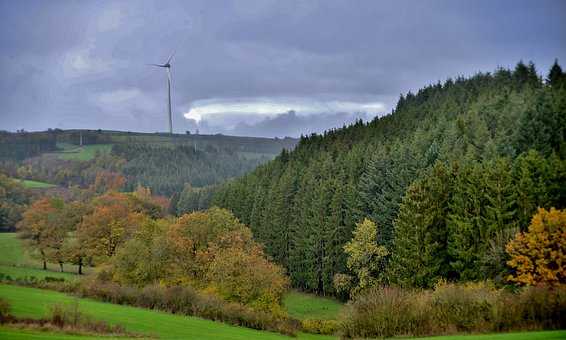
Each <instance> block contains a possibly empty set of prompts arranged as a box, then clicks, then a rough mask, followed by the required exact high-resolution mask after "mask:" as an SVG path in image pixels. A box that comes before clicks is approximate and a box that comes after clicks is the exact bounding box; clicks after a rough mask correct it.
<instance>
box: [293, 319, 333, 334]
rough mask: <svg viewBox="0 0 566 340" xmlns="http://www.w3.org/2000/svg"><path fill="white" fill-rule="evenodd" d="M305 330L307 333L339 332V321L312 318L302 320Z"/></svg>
mask: <svg viewBox="0 0 566 340" xmlns="http://www.w3.org/2000/svg"><path fill="white" fill-rule="evenodd" d="M301 326H302V328H303V331H305V332H307V333H315V334H324V335H333V334H336V333H337V332H338V329H339V323H338V321H336V320H312V319H307V320H303V321H301Z"/></svg>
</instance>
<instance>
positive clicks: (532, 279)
mask: <svg viewBox="0 0 566 340" xmlns="http://www.w3.org/2000/svg"><path fill="white" fill-rule="evenodd" d="M506 250H507V253H508V254H509V256H510V257H511V259H510V260H509V261H508V262H507V264H508V265H509V267H511V268H512V269H513V270H514V273H513V274H512V275H509V277H508V279H509V281H511V282H515V283H518V284H522V285H536V284H550V285H554V284H564V283H566V266H565V263H566V210H558V209H555V208H551V209H550V211H549V210H545V209H539V210H538V213H537V214H536V215H534V216H533V219H532V221H531V224H530V225H529V229H528V231H526V232H521V233H518V234H517V235H516V236H515V239H513V240H512V241H510V242H509V243H508V244H507V247H506Z"/></svg>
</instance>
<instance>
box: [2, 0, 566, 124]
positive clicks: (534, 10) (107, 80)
mask: <svg viewBox="0 0 566 340" xmlns="http://www.w3.org/2000/svg"><path fill="white" fill-rule="evenodd" d="M564 13H566V3H565V2H563V1H560V0H556V1H553V0H549V1H544V2H532V1H510V0H506V1H497V2H494V1H488V0H482V1H474V2H454V1H426V2H424V1H379V2H378V1H369V0H367V1H366V0H361V1H335V0H328V1H327V0H324V1H323V0H318V1H315V0H313V1H274V0H270V1H267V0H253V1H252V0H250V1H245V2H242V1H228V0H226V1H224V0H221V1H207V0H195V1H190V2H187V1H180V0H170V1H157V0H140V1H135V2H114V1H96V2H76V1H56V2H55V1H39V0H36V1H30V0H25V1H18V2H10V1H3V2H0V72H1V74H2V77H0V101H1V102H2V104H3V105H2V109H1V110H0V128H1V129H10V130H15V129H19V128H25V129H28V130H37V129H46V128H48V127H64V128H73V127H82V128H113V129H122V130H138V129H140V130H143V131H150V132H153V131H155V130H165V129H166V122H165V117H166V116H165V112H166V111H165V109H166V106H165V103H166V101H165V100H166V97H165V96H166V88H165V84H166V82H165V81H166V80H165V75H164V73H163V72H161V71H162V70H159V69H152V68H149V67H148V66H146V65H145V64H147V63H155V62H161V61H163V60H164V59H165V58H166V57H167V56H168V55H169V53H170V52H171V51H172V50H174V49H176V50H177V54H176V56H175V60H174V64H173V85H174V88H173V103H174V126H175V127H176V130H177V131H179V132H182V131H184V130H186V129H195V128H196V126H195V122H191V121H188V120H186V119H184V118H183V114H184V113H185V112H187V110H188V109H189V107H190V106H191V103H194V102H198V101H202V100H216V99H219V98H228V99H229V98H242V97H246V98H280V97H305V98H307V97H310V98H313V99H314V100H319V99H320V98H321V97H324V100H329V101H331V100H341V101H357V100H360V97H364V98H369V99H367V100H368V101H369V100H374V99H373V98H376V97H379V98H380V99H379V100H380V101H382V102H384V103H385V104H386V106H387V109H390V108H391V107H392V105H394V102H395V98H398V96H399V94H400V93H401V92H406V91H408V90H413V91H414V90H416V89H418V88H419V87H421V86H423V85H426V84H429V83H432V82H436V81H437V80H442V79H445V78H447V77H450V76H457V75H460V74H463V75H469V74H473V73H475V72H477V71H490V70H493V69H494V68H496V67H497V66H513V64H514V63H516V62H517V61H518V60H520V59H523V60H525V61H527V60H533V61H535V62H536V63H537V66H538V67H539V69H541V70H544V71H546V69H547V68H548V66H549V65H550V64H551V63H552V62H553V60H554V58H556V57H557V58H559V59H560V60H561V62H562V63H563V64H564V63H565V62H566V46H565V44H564V43H563V42H564V41H566V18H565V14H564ZM128 89H130V90H131V89H136V90H137V91H139V92H138V96H137V97H136V99H131V100H124V101H120V102H106V103H102V102H100V101H97V100H96V98H98V99H100V98H101V96H102V97H103V98H104V96H105V95H106V96H111V94H115V95H117V94H120V93H121V92H120V91H127V90H128ZM122 94H123V92H122ZM364 100H366V99H364ZM313 114H314V115H319V114H322V112H316V113H313ZM325 114H326V115H327V116H328V119H326V120H327V121H329V122H332V124H335V126H340V125H342V124H343V123H344V122H346V121H348V119H349V118H348V117H347V116H340V115H336V112H326V113H325ZM348 114H350V115H352V114H353V112H348ZM234 118H235V117H233V116H230V118H228V116H225V117H224V121H223V120H222V119H220V118H218V119H214V122H213V121H212V119H209V123H210V124H212V123H214V124H213V125H210V132H221V131H222V132H223V133H228V132H230V133H250V134H252V133H256V132H257V131H259V130H258V129H259V127H254V126H256V125H257V124H260V123H258V121H257V120H256V118H257V117H255V118H254V116H253V115H252V116H248V117H243V118H242V119H240V121H239V123H242V122H243V123H242V124H240V128H239V129H235V128H234V126H236V125H237V124H238V122H236V123H234V121H233V120H234ZM264 118H265V117H262V119H264ZM287 118H289V117H287ZM317 118H318V119H319V120H321V121H324V119H322V117H318V116H317ZM297 119H306V118H305V117H304V116H302V113H301V112H300V111H298V116H297V117H296V119H290V120H285V119H283V118H279V119H275V118H273V117H272V118H271V119H268V122H263V123H261V124H263V125H262V128H263V129H265V131H271V132H270V133H272V134H273V135H278V134H287V133H289V134H291V132H292V131H290V130H289V128H288V127H287V126H281V127H280V130H279V131H278V132H277V128H275V127H271V125H269V124H275V123H278V124H289V126H294V125H293V124H294V123H293V122H294V121H296V120H297ZM340 119H342V121H340ZM309 124H310V123H309ZM312 126H318V125H316V124H313V125H312ZM318 128H321V129H322V128H326V127H324V126H322V125H320V126H318ZM254 129H255V130H254ZM297 131H299V130H297ZM297 133H298V134H300V132H296V133H295V135H296V134H297Z"/></svg>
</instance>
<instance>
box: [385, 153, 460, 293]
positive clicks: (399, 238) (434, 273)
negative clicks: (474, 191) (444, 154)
mask: <svg viewBox="0 0 566 340" xmlns="http://www.w3.org/2000/svg"><path fill="white" fill-rule="evenodd" d="M452 182H453V179H452V174H451V170H450V169H449V168H447V167H446V166H445V165H444V164H442V163H437V164H436V165H435V166H434V168H433V170H432V172H431V173H430V174H429V175H427V176H426V177H425V178H423V179H422V180H417V181H415V182H414V183H413V184H411V185H410V186H409V188H408V189H407V193H406V194H405V196H404V197H403V202H402V203H401V207H400V209H399V215H398V216H397V219H396V220H395V242H394V247H393V251H392V259H391V263H390V268H389V271H388V278H389V281H390V282H393V283H398V284H401V285H403V286H416V287H430V286H432V285H434V284H435V283H436V281H437V280H438V279H440V278H446V277H447V276H448V270H449V258H448V254H447V238H448V229H447V226H446V220H447V214H448V202H449V198H450V193H451V189H452Z"/></svg>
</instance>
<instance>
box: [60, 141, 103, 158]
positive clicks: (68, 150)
mask: <svg viewBox="0 0 566 340" xmlns="http://www.w3.org/2000/svg"><path fill="white" fill-rule="evenodd" d="M57 146H58V147H60V148H62V149H63V151H60V152H58V153H57V156H58V157H59V158H61V159H67V160H78V161H88V160H90V159H93V158H94V156H95V155H96V152H100V153H109V152H110V151H111V150H112V144H93V145H85V146H83V147H78V146H76V145H72V144H65V143H61V144H58V145H57Z"/></svg>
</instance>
